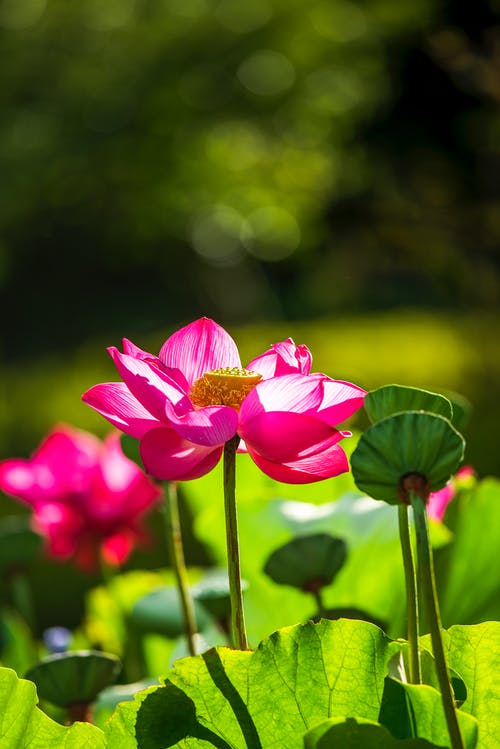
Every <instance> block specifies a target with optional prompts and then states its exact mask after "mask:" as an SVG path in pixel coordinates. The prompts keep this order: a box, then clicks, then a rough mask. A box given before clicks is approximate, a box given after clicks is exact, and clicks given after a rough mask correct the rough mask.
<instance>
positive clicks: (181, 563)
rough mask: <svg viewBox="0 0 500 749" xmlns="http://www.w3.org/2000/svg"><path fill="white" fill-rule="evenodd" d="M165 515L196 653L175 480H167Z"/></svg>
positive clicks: (186, 624)
mask: <svg viewBox="0 0 500 749" xmlns="http://www.w3.org/2000/svg"><path fill="white" fill-rule="evenodd" d="M165 517H166V526H167V541H168V546H169V553H170V564H171V565H172V568H173V570H174V575H175V580H176V583H177V590H178V592H179V597H180V601H181V607H182V615H183V617H184V629H185V632H186V639H187V644H188V649H189V653H190V654H191V655H196V632H197V627H196V619H195V614H194V604H193V599H192V597H191V591H190V590H189V582H188V576H187V569H186V562H185V560H184V549H183V546H182V534H181V524H180V520H179V500H178V496H177V483H176V482H175V481H166V482H165Z"/></svg>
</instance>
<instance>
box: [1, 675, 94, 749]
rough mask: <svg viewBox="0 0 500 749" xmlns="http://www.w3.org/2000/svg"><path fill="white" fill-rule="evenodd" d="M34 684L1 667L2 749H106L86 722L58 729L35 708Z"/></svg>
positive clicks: (57, 726)
mask: <svg viewBox="0 0 500 749" xmlns="http://www.w3.org/2000/svg"><path fill="white" fill-rule="evenodd" d="M37 701H38V700H37V695H36V689H35V685H34V684H33V683H32V682H31V681H27V680H25V679H19V678H18V676H17V674H16V673H15V671H12V670H11V669H10V668H0V746H1V747H2V749H47V747H50V749H90V748H91V749H106V747H107V743H106V741H105V739H104V734H103V733H102V731H101V730H100V729H99V728H96V726H92V725H90V724H89V723H75V724H74V725H72V726H61V725H60V724H59V723H56V722H55V721H53V720H52V719H51V718H49V717H48V716H47V715H45V713H43V712H42V711H41V710H40V708H39V707H37Z"/></svg>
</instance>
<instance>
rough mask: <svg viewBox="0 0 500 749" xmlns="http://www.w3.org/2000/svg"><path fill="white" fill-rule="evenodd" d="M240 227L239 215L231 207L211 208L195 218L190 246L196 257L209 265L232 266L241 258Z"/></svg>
mask: <svg viewBox="0 0 500 749" xmlns="http://www.w3.org/2000/svg"><path fill="white" fill-rule="evenodd" d="M244 224H245V222H244V219H243V218H242V216H241V215H240V214H239V213H238V211H235V210H234V208H231V206H228V205H223V204H221V205H217V206H214V207H213V209H212V210H209V211H207V212H205V213H202V214H199V215H198V216H197V217H196V218H195V220H194V222H193V226H192V230H191V242H192V245H193V247H194V249H195V250H196V252H197V253H198V255H201V257H203V258H204V259H205V260H207V261H208V262H209V263H211V264H212V265H218V266H229V265H236V264H237V263H238V262H239V261H240V260H241V259H242V257H243V248H242V246H241V240H240V235H241V234H242V232H243V230H244Z"/></svg>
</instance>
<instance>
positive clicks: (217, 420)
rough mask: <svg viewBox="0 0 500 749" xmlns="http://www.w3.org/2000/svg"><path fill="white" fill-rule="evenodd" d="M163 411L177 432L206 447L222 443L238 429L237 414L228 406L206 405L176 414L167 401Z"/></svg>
mask: <svg viewBox="0 0 500 749" xmlns="http://www.w3.org/2000/svg"><path fill="white" fill-rule="evenodd" d="M165 413H166V416H167V419H168V421H169V422H170V423H171V424H172V426H173V427H174V429H175V431H176V432H177V434H180V435H181V437H184V438H185V439H187V440H189V441H190V442H194V443H195V444H197V445H205V446H206V447H214V446H215V445H223V444H224V443H225V442H227V441H228V440H229V439H231V437H234V435H235V434H236V431H237V429H238V414H237V413H236V411H235V410H234V408H230V407H229V406H207V407H205V408H200V409H197V410H190V411H187V412H186V413H184V414H182V415H178V414H177V413H176V411H175V408H174V407H173V406H172V405H171V404H168V403H167V404H166V408H165Z"/></svg>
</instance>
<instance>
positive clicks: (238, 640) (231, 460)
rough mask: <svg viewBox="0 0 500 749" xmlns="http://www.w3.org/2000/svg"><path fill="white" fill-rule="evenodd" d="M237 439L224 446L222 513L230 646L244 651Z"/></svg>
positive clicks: (245, 638)
mask: <svg viewBox="0 0 500 749" xmlns="http://www.w3.org/2000/svg"><path fill="white" fill-rule="evenodd" d="M239 442H240V438H239V437H238V436H237V435H236V436H235V437H233V438H232V439H230V440H229V441H228V442H226V444H225V445H224V511H225V515H226V541H227V564H228V575H229V597H230V600H231V633H232V640H233V645H234V646H235V647H237V648H239V650H248V640H247V633H246V629H245V612H244V609H243V593H242V589H241V572H240V548H239V541H238V517H237V513H236V494H235V486H236V450H237V449H238V445H239Z"/></svg>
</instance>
